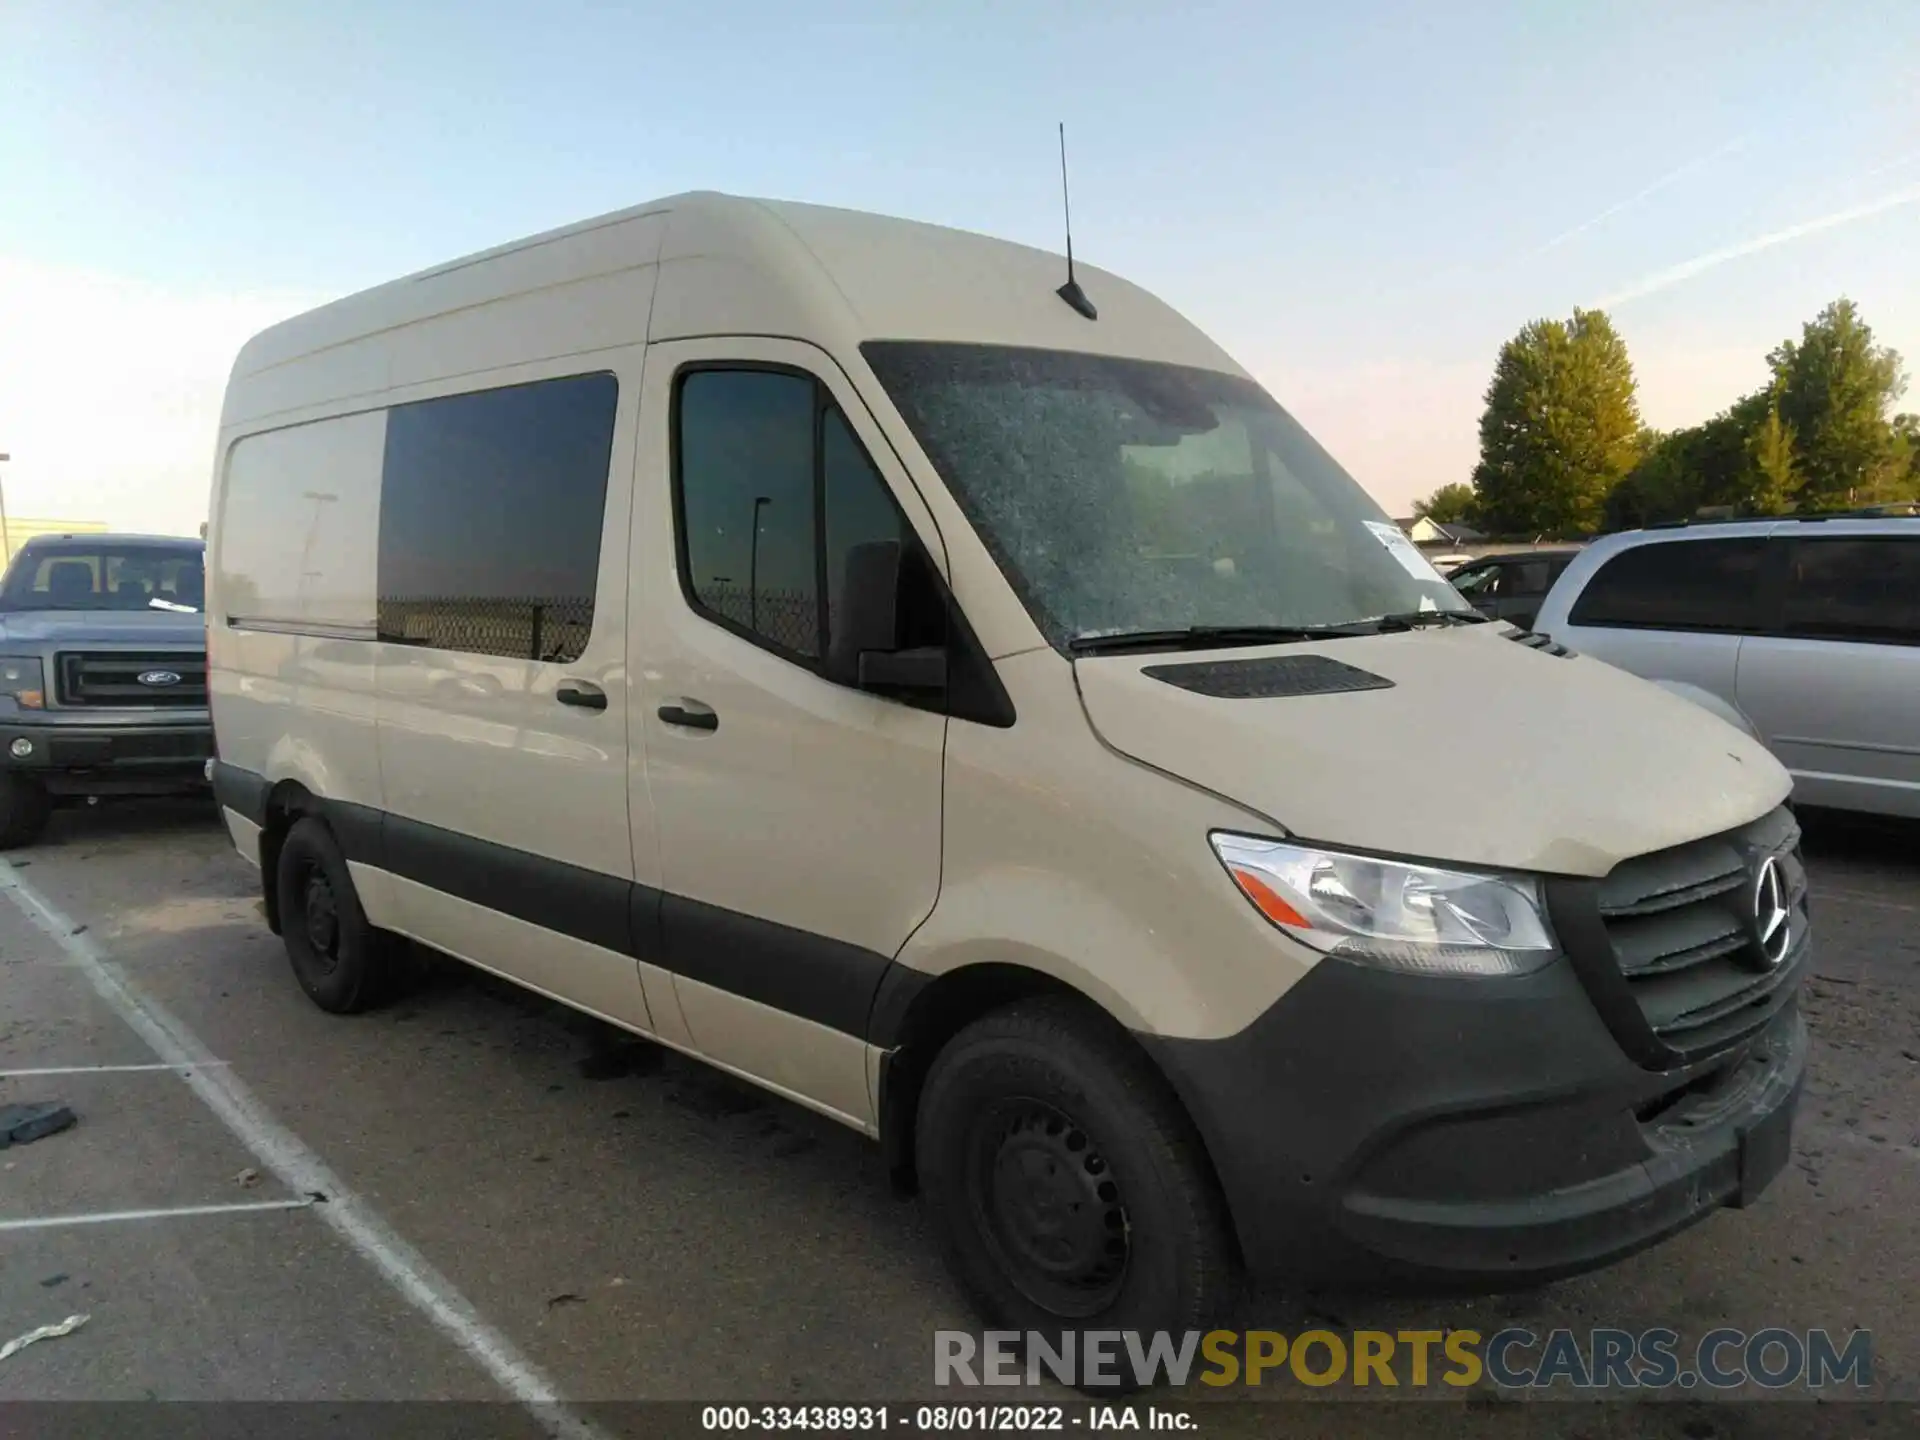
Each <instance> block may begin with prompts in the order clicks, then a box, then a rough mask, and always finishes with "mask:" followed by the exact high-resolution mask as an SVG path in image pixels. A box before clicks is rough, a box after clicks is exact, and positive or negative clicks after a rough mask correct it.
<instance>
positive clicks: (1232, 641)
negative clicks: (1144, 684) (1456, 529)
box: [1067, 610, 1488, 655]
mask: <svg viewBox="0 0 1920 1440" xmlns="http://www.w3.org/2000/svg"><path fill="white" fill-rule="evenodd" d="M1487 618H1488V617H1487V616H1485V615H1482V614H1481V613H1480V612H1479V611H1477V610H1407V611H1402V612H1400V613H1398V614H1393V615H1370V616H1368V617H1367V618H1366V619H1364V620H1351V621H1348V622H1346V623H1345V624H1339V625H1188V626H1186V627H1184V628H1182V629H1178V630H1119V631H1115V632H1114V633H1112V634H1109V635H1099V634H1094V635H1076V636H1074V637H1073V638H1072V639H1071V640H1069V641H1068V642H1067V649H1068V650H1070V651H1072V652H1073V653H1074V654H1075V655H1113V654H1120V653H1123V652H1125V651H1128V650H1210V649H1214V648H1216V647H1217V648H1220V649H1225V648H1226V647H1228V646H1230V645H1284V644H1289V643H1292V642H1297V641H1303V640H1339V639H1345V638H1351V637H1352V636H1356V635H1383V634H1386V633H1387V632H1388V631H1403V630H1417V629H1420V628H1422V627H1424V626H1427V625H1484V624H1486V623H1487Z"/></svg>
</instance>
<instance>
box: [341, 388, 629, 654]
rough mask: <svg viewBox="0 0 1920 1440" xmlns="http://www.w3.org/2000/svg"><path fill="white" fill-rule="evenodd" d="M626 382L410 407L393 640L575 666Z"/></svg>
mask: <svg viewBox="0 0 1920 1440" xmlns="http://www.w3.org/2000/svg"><path fill="white" fill-rule="evenodd" d="M618 400H619V382H618V381H617V380H616V379H615V378H614V377H613V376H612V375H608V374H596V375H578V376H570V377H568V378H566V379H563V380H542V381H538V382H536V383H534V384H531V385H512V386H507V387H505V388H502V389H497V390H478V391H474V392H472V393H470V394H466V395H449V396H446V397H444V398H442V399H438V400H422V401H419V402H417V403H415V404H412V405H398V406H395V407H394V408H393V409H392V410H390V411H389V412H388V413H387V439H386V458H385V461H384V464H383V468H382V472H381V482H380V556H379V582H378V583H379V597H380V606H379V627H380V628H379V633H380V638H381V639H383V640H393V641H399V642H402V643H407V644H415V645H425V646H429V647H431V648H433V649H436V650H458V651H464V652H466V653H468V654H473V655H500V656H505V657H508V658H510V659H515V660H545V661H552V662H555V663H559V664H569V663H571V662H572V661H575V660H578V659H579V658H580V655H581V652H582V651H584V650H585V649H586V645H587V636H588V635H589V634H590V633H591V631H592V629H593V597H594V591H595V588H596V587H597V585H598V582H599V576H600V531H601V527H602V524H603V523H604V520H605V517H606V508H607V467H608V464H609V462H610V460H611V458H612V454H613V426H614V418H615V410H616V407H617V404H618Z"/></svg>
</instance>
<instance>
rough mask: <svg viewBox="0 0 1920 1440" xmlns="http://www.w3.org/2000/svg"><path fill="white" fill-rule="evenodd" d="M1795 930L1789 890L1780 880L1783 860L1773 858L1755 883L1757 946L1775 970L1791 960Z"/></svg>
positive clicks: (1762, 957) (1762, 869)
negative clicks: (1789, 953)
mask: <svg viewBox="0 0 1920 1440" xmlns="http://www.w3.org/2000/svg"><path fill="white" fill-rule="evenodd" d="M1792 930H1793V927H1792V925H1790V924H1789V923H1788V914H1787V893H1786V886H1785V885H1784V884H1783V883H1782V882H1781V879H1780V859H1779V857H1778V856H1776V855H1769V856H1768V857H1767V858H1766V859H1764V860H1762V861H1761V862H1760V871H1759V873H1758V874H1757V875H1755V876H1754V881H1753V944H1754V949H1755V950H1757V951H1758V952H1759V956H1760V959H1761V961H1762V962H1763V963H1764V964H1765V966H1766V968H1767V969H1769V970H1771V969H1772V968H1773V967H1774V966H1776V965H1778V964H1779V963H1780V962H1781V961H1782V960H1784V959H1786V958H1787V946H1788V944H1789V943H1791V941H1792V938H1793V935H1792Z"/></svg>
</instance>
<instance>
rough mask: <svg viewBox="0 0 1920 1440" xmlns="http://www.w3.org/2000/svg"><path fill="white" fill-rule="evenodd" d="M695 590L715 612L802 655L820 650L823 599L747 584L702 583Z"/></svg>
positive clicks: (816, 652)
mask: <svg viewBox="0 0 1920 1440" xmlns="http://www.w3.org/2000/svg"><path fill="white" fill-rule="evenodd" d="M694 594H695V595H696V596H697V597H698V598H699V601H700V603H701V604H702V605H704V606H705V607H706V608H707V609H709V610H711V611H713V613H714V614H716V615H719V616H722V617H723V618H725V619H728V620H731V621H732V622H733V623H734V624H736V625H742V626H745V627H746V628H747V629H748V630H751V631H752V632H753V633H754V634H756V635H759V636H762V637H763V638H765V639H767V640H769V641H771V642H772V643H773V644H775V645H779V646H781V647H783V648H784V649H788V650H792V651H794V652H796V653H797V654H801V655H818V654H819V653H820V602H819V601H818V600H816V599H815V598H814V597H813V596H812V595H808V594H803V593H802V592H800V591H797V590H762V591H761V592H760V593H759V595H758V596H756V595H754V594H753V592H751V591H750V590H748V589H747V588H746V586H744V585H701V586H697V587H696V588H695V590H694Z"/></svg>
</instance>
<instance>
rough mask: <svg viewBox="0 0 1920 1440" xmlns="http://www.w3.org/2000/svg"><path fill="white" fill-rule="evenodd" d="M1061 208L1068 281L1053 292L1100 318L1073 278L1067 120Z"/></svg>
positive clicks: (1082, 311)
mask: <svg viewBox="0 0 1920 1440" xmlns="http://www.w3.org/2000/svg"><path fill="white" fill-rule="evenodd" d="M1060 208H1061V209H1062V210H1063V211H1064V212H1065V213H1066V220H1067V283H1066V284H1064V285H1062V286H1061V287H1060V288H1059V289H1058V290H1056V291H1054V292H1053V293H1054V294H1056V295H1058V296H1059V297H1060V298H1061V299H1062V300H1064V301H1066V302H1067V304H1069V305H1071V306H1072V307H1073V308H1074V309H1075V310H1077V311H1079V312H1080V314H1082V315H1084V316H1086V317H1087V319H1089V320H1098V319H1099V318H1100V312H1099V311H1098V310H1096V309H1094V308H1093V301H1091V300H1089V299H1088V298H1087V292H1086V291H1084V290H1082V289H1081V288H1080V282H1079V281H1078V280H1076V279H1074V278H1073V200H1072V198H1071V197H1070V196H1069V195H1068V194H1067V122H1066V121H1064V120H1062V121H1061V122H1060Z"/></svg>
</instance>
